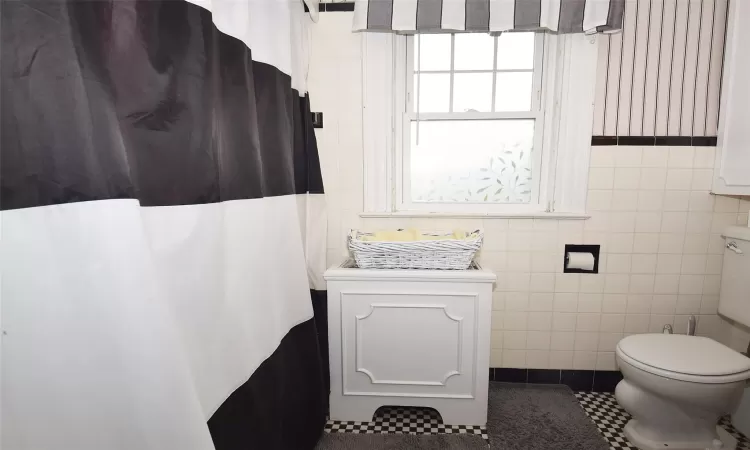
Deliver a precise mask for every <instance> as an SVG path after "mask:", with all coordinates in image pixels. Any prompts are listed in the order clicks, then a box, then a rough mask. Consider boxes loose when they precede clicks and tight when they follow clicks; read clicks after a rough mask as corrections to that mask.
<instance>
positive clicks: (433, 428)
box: [325, 392, 750, 450]
mask: <svg viewBox="0 0 750 450" xmlns="http://www.w3.org/2000/svg"><path fill="white" fill-rule="evenodd" d="M575 395H576V398H577V399H578V401H579V402H580V403H581V406H582V407H583V410H584V411H586V414H587V415H588V416H589V418H591V420H592V421H593V422H594V424H596V426H597V428H598V429H599V432H600V433H601V434H602V436H604V438H605V439H606V440H607V441H608V442H609V444H610V449H612V450H616V449H628V450H638V449H637V448H636V447H635V446H633V445H632V444H630V442H628V440H627V439H626V438H625V436H624V435H623V434H622V429H623V428H624V427H625V424H626V423H628V420H630V415H628V413H627V412H625V410H624V409H622V408H621V407H620V405H618V404H617V401H616V400H615V396H614V394H610V393H604V392H577V393H576V394H575ZM720 425H721V426H723V427H724V429H725V430H727V431H728V432H729V433H730V434H731V435H732V436H734V437H735V438H737V441H738V442H737V449H738V450H750V439H748V438H747V437H745V436H744V435H743V434H742V433H740V432H739V431H737V430H736V429H735V428H734V427H733V426H732V424H731V423H730V422H729V418H725V419H723V420H722V421H721V423H720ZM325 431H326V433H365V434H375V433H380V434H441V433H442V434H453V433H462V434H477V435H481V436H482V438H484V440H485V441H486V442H487V445H489V437H488V436H487V429H486V428H485V427H476V426H462V425H445V424H443V421H442V419H441V418H440V414H438V412H437V411H435V410H434V409H430V408H410V407H402V406H384V407H382V408H380V409H378V410H377V412H376V413H375V415H374V417H373V420H372V422H340V421H336V420H329V421H328V423H326V427H325Z"/></svg>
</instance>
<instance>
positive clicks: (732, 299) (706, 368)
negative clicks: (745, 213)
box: [615, 227, 750, 450]
mask: <svg viewBox="0 0 750 450" xmlns="http://www.w3.org/2000/svg"><path fill="white" fill-rule="evenodd" d="M724 236H725V238H726V243H727V249H726V251H725V254H724V266H723V274H722V284H721V293H720V297H719V313H720V314H721V315H723V316H724V317H727V318H729V319H732V320H734V321H736V322H738V323H740V324H743V325H745V326H750V228H747V227H730V228H729V229H727V230H726V231H725V232H724ZM616 358H617V363H618V365H619V367H620V370H621V371H622V375H623V380H622V381H621V382H620V383H619V384H618V385H617V389H616V391H615V396H616V397H617V401H618V403H620V405H621V406H622V407H623V408H625V410H626V411H628V412H629V413H630V414H631V416H633V418H632V419H631V420H630V421H629V422H628V424H627V425H626V426H625V436H626V437H627V438H628V439H629V440H630V441H631V443H633V444H634V445H636V446H637V447H639V448H640V449H642V450H657V449H662V450H664V449H669V450H697V449H701V450H702V449H717V450H718V449H722V450H727V449H729V450H733V449H735V448H736V445H737V442H736V440H735V439H734V438H733V437H732V436H730V435H729V434H728V433H727V432H725V431H724V429H723V428H721V427H718V426H717V422H718V421H719V419H720V418H721V417H722V416H724V415H726V414H730V413H733V412H734V410H735V409H736V408H737V406H738V404H739V402H740V400H741V398H742V394H743V392H744V389H745V384H746V381H747V380H748V379H750V358H747V357H745V356H744V355H742V354H741V353H739V352H736V351H734V350H732V349H730V348H729V347H727V346H725V345H723V344H720V343H719V342H716V341H714V340H712V339H709V338H705V337H698V336H687V335H683V334H639V335H633V336H628V337H626V338H624V339H622V340H621V341H620V342H619V344H618V345H617V349H616Z"/></svg>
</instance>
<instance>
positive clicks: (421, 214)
mask: <svg viewBox="0 0 750 450" xmlns="http://www.w3.org/2000/svg"><path fill="white" fill-rule="evenodd" d="M359 217H363V218H384V217H418V218H425V217H434V218H436V219H481V218H485V219H492V218H498V219H500V218H506V219H561V220H586V219H588V218H589V217H591V215H590V214H586V213H566V212H524V213H438V212H427V211H396V212H361V213H359Z"/></svg>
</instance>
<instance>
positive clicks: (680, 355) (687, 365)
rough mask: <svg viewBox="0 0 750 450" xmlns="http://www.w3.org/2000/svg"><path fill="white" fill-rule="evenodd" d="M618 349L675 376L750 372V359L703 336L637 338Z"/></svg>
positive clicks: (623, 341)
mask: <svg viewBox="0 0 750 450" xmlns="http://www.w3.org/2000/svg"><path fill="white" fill-rule="evenodd" d="M617 348H618V350H619V351H621V352H622V353H624V354H625V355H627V356H629V357H630V358H632V359H634V360H636V361H639V362H641V363H643V364H646V365H649V366H651V367H655V368H658V369H662V370H666V371H669V372H675V373H682V374H689V375H699V376H701V375H703V376H717V375H732V374H736V373H740V372H745V371H748V370H750V358H747V357H745V356H744V355H742V354H741V353H739V352H736V351H734V350H732V349H731V348H729V347H727V346H725V345H723V344H720V343H719V342H716V341H714V340H713V339H709V338H706V337H701V336H687V335H684V334H635V335H632V336H628V337H626V338H623V339H622V340H620V342H619V343H618V344H617Z"/></svg>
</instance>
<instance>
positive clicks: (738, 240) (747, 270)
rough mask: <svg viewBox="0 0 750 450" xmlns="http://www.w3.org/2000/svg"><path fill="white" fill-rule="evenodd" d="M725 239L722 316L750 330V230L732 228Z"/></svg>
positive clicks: (720, 302) (746, 228)
mask: <svg viewBox="0 0 750 450" xmlns="http://www.w3.org/2000/svg"><path fill="white" fill-rule="evenodd" d="M723 236H724V239H725V243H726V245H725V248H724V264H723V268H722V275H721V293H720V296H719V314H721V315H723V316H725V317H727V318H729V319H732V320H734V321H736V322H739V323H741V324H742V325H745V326H750V227H729V228H727V229H726V230H724V233H723Z"/></svg>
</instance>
